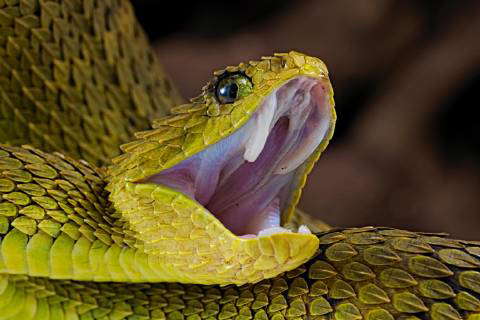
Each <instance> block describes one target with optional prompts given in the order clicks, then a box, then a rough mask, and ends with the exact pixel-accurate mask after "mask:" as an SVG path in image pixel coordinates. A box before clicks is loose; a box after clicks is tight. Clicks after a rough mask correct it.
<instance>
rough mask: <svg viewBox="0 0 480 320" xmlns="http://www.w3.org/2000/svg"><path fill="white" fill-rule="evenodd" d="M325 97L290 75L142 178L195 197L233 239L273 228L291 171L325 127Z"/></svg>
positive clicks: (321, 89) (316, 86)
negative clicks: (208, 142)
mask: <svg viewBox="0 0 480 320" xmlns="http://www.w3.org/2000/svg"><path fill="white" fill-rule="evenodd" d="M328 98H329V97H328V91H327V87H326V85H325V82H323V81H321V80H319V79H314V78H310V77H305V76H301V77H297V78H294V79H292V80H290V81H288V82H287V83H285V84H284V85H283V86H281V87H280V88H278V89H276V90H275V91H273V92H272V93H271V94H270V95H269V96H268V97H266V98H265V99H264V101H263V102H262V104H261V105H260V106H259V107H258V109H257V110H256V112H255V113H254V114H253V115H252V116H251V118H250V119H249V120H248V122H247V123H246V124H245V125H243V126H242V127H241V128H240V129H238V130H237V131H235V132H234V133H233V134H231V135H230V136H228V137H226V138H224V139H222V140H220V141H219V142H217V143H215V144H214V145H212V146H210V147H208V148H207V149H205V150H203V151H202V152H200V153H198V154H196V155H194V156H192V157H190V158H188V159H186V160H184V161H182V162H180V163H178V164H177V165H175V166H173V167H172V168H169V169H167V170H164V171H162V172H161V173H159V174H156V175H154V176H152V177H150V178H149V179H147V180H148V181H149V182H153V183H157V184H163V185H166V186H169V187H171V188H174V189H176V190H178V191H180V192H182V193H184V194H186V195H188V196H189V197H191V198H193V199H195V200H196V201H198V202H199V203H200V204H201V205H203V206H204V207H205V208H207V209H208V210H209V211H210V212H211V213H212V214H213V215H214V216H215V217H216V218H217V219H219V220H220V222H222V223H223V225H224V226H225V227H226V228H228V229H229V230H230V231H231V232H233V233H234V234H235V235H237V236H242V237H254V236H256V235H259V234H262V232H263V233H264V232H267V230H274V229H275V228H278V227H280V217H281V210H282V208H283V207H284V206H285V205H286V202H287V200H288V198H289V195H290V193H291V190H292V189H293V188H294V177H295V174H296V171H297V169H298V168H299V167H300V166H301V165H302V164H303V163H304V162H305V160H306V159H307V158H308V157H309V156H310V155H311V154H312V153H313V152H314V151H315V149H316V147H317V146H318V145H319V144H320V143H321V141H322V140H323V139H324V137H325V135H326V133H327V131H328V128H329V122H330V117H331V116H330V111H329V110H330V108H329V106H328V104H329V99H328ZM262 130H263V131H262ZM247 150H250V151H249V152H247ZM252 150H256V152H253V151H252ZM247 154H249V155H247ZM252 154H253V155H252ZM256 155H258V156H256ZM246 159H248V160H246Z"/></svg>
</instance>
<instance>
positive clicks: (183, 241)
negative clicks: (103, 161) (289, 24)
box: [108, 52, 336, 284]
mask: <svg viewBox="0 0 480 320" xmlns="http://www.w3.org/2000/svg"><path fill="white" fill-rule="evenodd" d="M335 118H336V116H335V111H334V101H333V91H332V87H331V84H330V81H329V78H328V71H327V69H326V66H325V64H324V63H323V62H322V61H320V60H319V59H317V58H314V57H310V56H306V55H304V54H301V53H298V52H289V53H285V54H275V55H274V56H272V57H263V58H262V59H261V60H259V61H251V62H248V63H241V64H239V65H238V66H234V67H227V68H226V69H224V70H221V71H217V72H215V73H214V77H213V80H212V81H211V82H209V83H208V84H207V85H206V86H205V87H204V88H203V90H202V93H201V94H200V95H199V96H198V97H196V98H193V99H191V100H190V102H189V103H187V104H184V105H181V106H178V107H175V108H173V109H172V114H171V115H170V116H168V117H165V118H162V119H158V120H155V121H153V125H152V129H151V130H148V131H144V132H138V133H136V134H135V136H136V139H135V140H134V141H132V142H130V143H128V144H126V145H123V146H122V147H121V149H122V151H123V154H122V155H121V156H119V157H117V158H116V159H114V160H113V165H112V166H111V167H110V170H109V179H110V182H109V186H108V188H109V190H110V192H111V196H110V199H111V201H112V202H113V204H114V206H115V208H116V210H117V211H118V212H119V215H120V216H121V221H123V223H124V226H123V228H124V229H127V230H128V233H129V234H131V236H132V238H133V239H134V240H135V246H136V247H137V248H138V249H139V250H142V251H143V252H144V253H145V254H146V255H147V256H148V263H149V268H150V269H149V270H151V272H153V273H155V274H156V276H155V277H154V276H152V277H151V278H150V280H152V278H154V280H155V279H157V280H158V281H180V282H189V283H202V284H229V283H236V284H243V283H248V282H256V281H260V280H262V279H264V278H269V277H273V276H276V275H278V274H280V273H282V272H284V271H288V270H292V269H294V268H296V267H298V266H299V265H300V264H302V263H304V262H305V261H307V260H308V259H309V258H311V257H312V255H314V253H315V252H316V250H317V248H318V239H317V237H316V236H315V235H313V234H312V233H311V232H310V230H309V229H308V228H307V227H306V226H301V227H299V228H298V229H297V230H291V229H288V228H286V227H285V225H286V224H287V223H288V222H289V219H290V218H291V216H292V213H293V212H294V210H295V208H296V205H297V203H298V200H299V197H300V194H301V189H302V187H303V186H304V184H305V180H306V176H307V175H308V173H309V172H310V171H311V169H312V166H313V164H314V163H315V162H316V160H317V159H318V158H319V156H320V154H321V152H322V151H323V150H324V149H325V147H326V145H327V144H328V141H329V140H330V138H331V136H332V134H333V129H334V124H335ZM126 232H127V231H126ZM149 272H150V271H149Z"/></svg>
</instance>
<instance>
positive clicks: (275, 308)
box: [0, 0, 480, 320]
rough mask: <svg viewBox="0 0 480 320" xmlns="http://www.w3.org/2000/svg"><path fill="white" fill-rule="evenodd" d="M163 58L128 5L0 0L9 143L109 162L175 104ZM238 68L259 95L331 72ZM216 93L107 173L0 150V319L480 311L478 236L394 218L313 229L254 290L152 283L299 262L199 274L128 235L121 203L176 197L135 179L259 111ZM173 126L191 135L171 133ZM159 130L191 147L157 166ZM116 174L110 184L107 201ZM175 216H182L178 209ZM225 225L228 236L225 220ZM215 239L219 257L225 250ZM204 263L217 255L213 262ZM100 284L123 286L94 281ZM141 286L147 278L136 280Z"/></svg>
mask: <svg viewBox="0 0 480 320" xmlns="http://www.w3.org/2000/svg"><path fill="white" fill-rule="evenodd" d="M67 30H68V31H67ZM39 39H42V40H41V41H40V40H39ZM114 39H116V40H117V41H114ZM115 42H117V43H118V46H115ZM78 47H80V48H81V49H80V50H78ZM304 59H305V60H307V61H305V60H304ZM305 62H306V63H305ZM278 66H281V67H282V68H278ZM312 66H313V67H314V68H313V69H312V68H311V67H312ZM158 68H159V67H158V65H157V64H156V63H155V61H154V58H153V55H152V54H151V53H150V51H149V50H148V49H147V47H146V42H145V39H144V37H143V34H142V32H141V30H140V29H139V28H138V25H137V24H136V22H135V19H134V18H133V14H132V11H131V8H130V6H129V5H128V3H126V1H86V0H82V1H81V0H71V1H60V2H59V3H57V2H54V1H35V0H20V1H19V0H0V135H1V136H0V141H1V142H8V143H9V144H22V143H29V144H32V145H34V146H36V147H38V148H41V149H43V150H46V151H53V150H58V151H62V152H63V153H67V154H69V155H71V156H73V157H75V158H84V159H87V160H89V161H90V162H91V163H94V164H103V163H105V161H106V160H107V159H109V158H110V157H111V156H113V155H115V154H116V153H117V151H116V149H117V148H116V147H117V145H119V144H120V143H123V142H126V141H127V140H128V137H129V135H130V134H131V133H132V132H135V131H138V130H141V129H146V127H147V123H148V120H149V119H151V118H153V117H156V116H157V115H162V114H164V113H165V110H167V109H168V108H169V107H170V106H172V105H175V104H177V102H178V101H179V99H178V96H177V95H176V94H175V90H174V89H172V86H171V84H169V82H168V80H166V78H165V76H164V75H163V73H162V72H161V70H160V69H158ZM238 68H240V69H242V68H244V69H242V70H245V72H246V73H250V75H251V76H252V77H253V78H254V82H255V81H256V82H255V83H256V87H257V88H258V87H262V84H264V89H263V90H264V91H263V92H260V91H257V92H258V97H257V98H258V99H259V100H260V99H261V97H263V96H264V95H265V94H266V93H267V92H268V91H269V90H271V89H272V88H275V87H277V86H278V84H279V83H281V82H284V81H286V80H287V79H289V77H288V76H285V75H283V76H282V75H280V74H281V71H282V70H284V71H289V72H292V70H299V71H297V72H304V73H305V74H307V72H308V74H309V75H313V76H318V77H322V76H325V75H326V69H324V66H323V64H321V63H320V62H319V60H316V59H314V58H310V57H308V58H305V56H303V55H301V54H298V53H290V54H288V55H283V56H277V57H273V58H267V59H265V60H262V61H261V62H260V63H259V64H255V63H250V64H243V65H240V66H239V67H238ZM249 68H250V69H249ZM283 68H284V69H283ZM229 70H235V67H230V68H229ZM259 70H260V71H259ZM312 70H313V71H312ZM269 71H272V72H269ZM255 73H257V74H258V75H257V79H256V80H255V77H254V74H255ZM272 76H273V77H272ZM272 79H273V81H271V82H269V80H272ZM275 81H277V82H276V83H273V82H275ZM265 88H266V89H265ZM209 92H211V91H209V89H208V86H207V88H206V89H205V91H204V93H203V94H202V95H201V96H200V98H198V99H196V100H194V101H192V103H191V104H189V105H187V106H183V107H182V108H178V109H177V115H174V116H172V117H169V118H164V119H163V120H160V121H157V122H156V123H155V124H154V127H156V128H154V129H153V130H152V131H149V132H144V133H140V134H138V135H137V138H138V140H136V141H135V142H134V143H132V144H129V145H127V146H125V147H124V151H125V152H126V153H125V154H124V155H122V156H121V157H120V158H117V160H116V161H115V164H114V165H113V166H112V167H111V169H110V171H109V173H107V172H106V171H105V170H103V169H99V168H97V167H95V166H94V165H93V164H89V163H87V162H81V161H76V160H73V159H71V158H69V157H65V156H62V155H60V154H50V153H45V152H42V151H40V150H38V149H34V148H32V147H27V146H25V147H21V148H17V147H15V148H14V147H7V146H2V147H1V149H0V194H1V196H2V201H1V202H0V242H1V243H0V270H1V271H0V319H64V318H68V319H122V318H130V319H157V318H158V319H164V318H167V317H168V318H169V319H183V318H189V319H200V318H219V319H228V318H236V319H250V318H253V317H254V318H255V319H267V318H274V319H278V320H280V319H283V318H285V317H286V318H292V319H293V318H295V319H297V318H304V319H307V318H312V317H313V318H316V319H337V320H343V319H345V320H346V319H361V318H366V319H369V320H374V319H394V318H397V319H398V318H401V319H419V318H422V319H427V318H430V319H435V320H437V319H460V318H465V319H467V318H468V319H471V320H478V319H480V314H476V313H478V312H480V301H479V300H478V299H479V298H480V297H479V295H480V272H479V271H480V262H479V260H478V257H479V256H480V243H475V242H468V241H457V240H450V239H446V238H444V237H443V236H436V235H428V234H420V233H412V232H407V231H401V230H393V229H386V228H377V229H374V228H356V229H347V230H337V231H330V232H325V233H320V234H318V240H317V238H316V237H313V236H311V238H309V239H307V240H308V241H307V243H310V244H312V243H313V244H315V246H314V247H315V248H316V243H317V242H319V243H320V248H319V249H318V250H315V249H311V252H308V251H309V250H305V248H304V247H300V246H299V245H301V241H300V242H299V241H298V240H299V239H293V240H292V241H290V242H289V244H288V248H289V249H288V252H287V254H288V255H290V257H289V259H292V258H295V257H296V258H297V260H296V261H294V264H297V265H298V264H299V263H300V262H301V261H302V259H307V258H308V257H309V256H310V255H311V254H314V253H315V252H316V254H315V255H314V258H312V259H310V260H309V261H308V262H307V263H305V264H303V265H301V266H300V267H298V268H296V269H295V270H292V271H289V272H286V273H282V274H280V275H278V276H276V277H274V278H270V279H267V280H263V281H261V282H260V283H257V284H248V285H244V286H241V287H236V286H227V287H218V286H202V285H182V284H178V283H171V284H168V283H153V282H155V281H159V280H182V281H189V280H191V281H193V282H195V281H198V279H200V281H201V282H205V283H207V282H208V283H214V282H217V283H227V282H239V283H241V282H245V281H256V280H259V279H261V278H264V277H270V276H273V275H274V274H275V272H276V273H279V272H281V271H282V269H281V268H286V269H291V268H293V267H294V264H291V265H290V266H285V265H274V266H273V267H272V270H271V272H265V271H264V270H263V269H262V270H260V271H261V272H258V271H259V270H255V266H254V265H253V266H251V267H253V268H250V269H248V270H250V271H256V272H257V273H256V275H255V276H252V277H251V278H249V277H248V276H245V277H244V278H243V279H242V278H241V277H239V278H233V279H232V275H228V276H227V277H226V278H222V274H221V273H219V272H218V271H219V270H218V269H216V271H217V272H218V273H214V274H213V277H211V278H205V277H203V276H202V274H201V273H196V274H195V275H196V276H198V277H196V278H195V275H193V276H192V273H191V270H190V271H187V272H185V270H181V268H179V270H178V271H179V272H178V273H177V274H175V272H173V271H177V269H176V268H172V267H168V263H169V262H168V261H166V260H165V259H164V260H159V259H156V257H159V256H161V254H162V252H163V251H162V250H161V249H159V248H156V247H155V245H153V246H152V244H149V243H148V239H151V238H150V236H145V234H144V232H139V231H143V229H138V228H137V229H135V223H132V220H131V218H132V212H131V211H129V208H128V206H127V205H126V203H127V202H125V201H123V202H122V201H121V199H118V198H121V197H120V196H125V197H130V198H129V201H131V203H130V205H133V206H135V205H137V204H140V205H150V204H151V201H152V200H153V201H157V200H160V202H161V204H162V205H165V204H166V203H167V204H171V203H172V202H169V201H166V200H168V199H167V198H166V192H165V190H166V189H165V188H163V189H161V190H159V191H156V194H158V193H159V192H160V194H162V197H161V198H160V199H156V198H153V199H152V198H150V196H151V195H152V194H154V193H153V192H150V191H152V190H151V188H155V189H156V188H158V186H151V185H148V184H143V183H140V184H135V185H132V182H137V181H138V180H141V179H142V178H144V177H146V176H148V174H149V173H157V172H158V171H159V170H161V169H163V168H165V167H168V166H171V165H173V164H174V163H176V162H178V161H180V160H182V157H184V156H185V151H187V152H186V153H187V156H188V154H189V153H193V152H197V151H199V150H200V149H202V148H205V147H206V146H208V145H210V144H211V143H212V142H214V141H216V140H218V139H220V138H221V137H224V136H225V135H227V134H228V133H229V132H231V131H233V130H234V128H235V127H238V126H239V125H241V123H243V122H244V121H246V119H247V118H248V116H247V115H245V114H244V115H242V114H243V113H246V114H248V110H253V109H254V108H255V106H256V103H252V102H250V103H247V102H245V101H242V103H239V106H237V108H236V109H235V108H227V109H225V108H219V106H218V105H215V103H213V105H212V103H205V102H208V101H210V102H211V101H212V100H211V96H209ZM209 99H210V100H209ZM251 99H253V98H251ZM235 110H238V112H237V114H238V115H239V117H237V118H235V117H233V118H230V119H237V121H232V122H231V123H230V122H229V123H225V122H223V121H218V122H216V121H214V120H209V121H206V122H207V123H210V127H207V125H206V126H205V127H206V128H207V129H208V130H207V129H205V128H203V129H202V130H200V131H199V132H203V133H204V136H206V137H207V139H206V140H203V141H201V140H195V139H193V142H194V143H193V144H192V143H190V144H187V143H185V142H186V140H178V137H179V136H183V137H187V136H188V133H199V132H192V131H189V130H188V129H189V128H190V127H188V126H185V121H186V122H189V121H191V122H192V123H195V124H198V123H199V122H197V121H198V115H199V114H201V113H202V112H203V114H204V117H207V118H208V117H211V118H214V117H216V118H215V119H220V118H221V117H224V116H225V117H228V116H230V117H231V115H235ZM246 111H247V112H246ZM332 112H333V110H332ZM211 118H210V119H211ZM238 119H241V120H238ZM204 120H205V119H204ZM242 121H243V122H242ZM175 123H177V125H178V124H179V123H181V124H182V125H181V126H182V127H183V128H184V129H186V130H184V131H183V132H182V133H181V134H178V131H176V129H175ZM215 123H216V125H213V126H212V125H211V124H215ZM227 124H228V125H227ZM212 128H214V129H219V130H218V131H216V132H215V130H211V129H212ZM162 130H163V131H162ZM332 130H333V126H332ZM166 133H169V134H170V135H167V134H166ZM175 134H176V135H175ZM166 137H168V139H165V138H166ZM150 138H153V139H154V145H155V148H157V152H158V150H162V148H165V141H166V140H168V144H169V146H170V147H172V146H173V147H174V148H173V149H175V148H176V150H180V149H181V150H182V152H183V153H184V154H183V155H182V156H179V155H178V152H166V155H165V156H164V158H160V157H158V154H155V157H152V158H149V159H153V160H155V161H154V162H149V161H143V160H142V157H143V158H144V156H143V155H144V154H145V153H146V152H149V151H152V150H153V149H149V148H146V144H145V141H146V140H148V139H150ZM328 138H329V137H328ZM328 138H327V139H326V140H325V141H324V142H323V143H322V145H320V146H319V148H318V149H317V150H316V153H315V154H314V155H313V156H312V157H311V158H310V159H309V161H308V162H307V165H306V166H305V168H304V169H305V170H304V171H303V172H302V174H301V175H299V178H298V180H299V181H298V192H296V193H294V195H293V199H292V201H291V202H290V207H289V208H288V209H287V210H286V211H285V213H284V216H283V218H284V220H286V221H284V222H288V221H287V220H288V219H289V218H290V215H291V213H292V212H293V209H294V208H295V205H296V202H297V201H298V197H299V196H300V189H301V187H302V186H303V184H304V182H305V176H306V174H307V173H308V171H309V170H310V169H311V166H312V165H313V163H314V162H315V161H316V159H317V158H318V156H319V155H320V152H321V151H322V150H323V148H324V147H325V146H326V143H327V142H328ZM176 139H177V140H176ZM190 141H192V140H190ZM195 141H196V142H195ZM149 142H152V141H149ZM140 145H142V146H141V147H139V146H140ZM150 146H151V145H150ZM170 151H171V150H170ZM142 152H145V153H142ZM132 163H133V164H134V166H132V167H130V164H132ZM132 168H134V170H133V171H130V170H131V169H132ZM159 168H160V169H159ZM137 169H138V170H137ZM157 169H159V170H157ZM109 175H110V177H109ZM107 180H108V181H107ZM107 182H109V183H110V185H109V189H110V190H112V192H113V193H112V196H111V197H110V198H109V196H110V194H109V192H108V191H106V185H107ZM149 188H150V190H149ZM135 196H141V197H144V198H143V199H142V198H135ZM174 196H175V198H176V199H177V200H178V199H179V195H178V194H174ZM185 198H186V197H185ZM147 199H148V200H147ZM110 200H113V203H112V202H110ZM133 201H135V202H133ZM184 201H185V202H184V203H185V204H186V205H184V206H180V210H179V211H178V212H180V213H181V212H187V211H188V210H192V208H193V209H195V210H196V211H198V210H200V208H198V205H196V204H195V203H192V202H191V201H189V199H188V198H187V199H184ZM127 204H128V203H127ZM177 204H178V202H177ZM153 209H155V206H154V208H153ZM184 210H186V211H184ZM143 211H144V212H142V210H139V211H138V213H139V214H140V217H142V218H145V217H147V216H146V212H147V211H148V210H143ZM150 212H155V210H151V211H150ZM162 212H163V211H162ZM201 217H202V219H209V218H210V217H209V216H208V215H207V214H202V215H201ZM297 218H298V216H297ZM169 221H171V222H172V223H171V226H174V225H175V222H176V221H175V218H172V220H169ZM177 222H178V221H177ZM209 222H210V223H211V224H212V223H213V225H215V222H214V221H212V220H209ZM216 228H217V230H219V233H222V232H223V233H224V236H227V238H228V236H229V235H228V233H226V232H225V230H223V229H222V226H221V225H220V226H219V225H218V224H217V225H216ZM205 230H206V229H205ZM217 236H218V234H217ZM232 239H234V238H232ZM267 239H268V241H262V242H261V243H260V241H258V242H256V243H255V242H252V243H254V246H252V248H250V249H249V250H250V251H245V252H246V253H247V254H250V255H251V257H252V258H253V260H251V261H261V262H262V263H261V264H265V263H267V265H268V264H269V263H271V262H272V261H277V263H278V259H279V255H278V249H279V248H278V247H277V248H275V245H278V241H270V240H276V239H275V238H270V239H269V238H268V237H267ZM279 239H281V240H282V237H280V238H279ZM172 240H174V242H170V243H171V244H173V247H175V246H177V247H176V248H175V250H178V248H182V247H181V246H180V245H178V243H175V241H176V238H173V239H172ZM213 240H216V239H213ZM300 240H301V239H300ZM200 242H201V241H200ZM200 242H199V243H200ZM246 242H248V241H246ZM192 243H193V244H194V245H195V244H197V242H195V241H194V242H192ZM230 245H231V243H230ZM217 249H218V250H219V254H220V255H225V254H226V253H228V250H225V251H222V248H221V247H218V248H217ZM237 249H238V248H237ZM276 249H277V250H276ZM280 250H281V248H280ZM305 251H307V253H306V254H305ZM241 252H242V251H241V250H239V251H238V253H239V254H240V255H241ZM280 252H281V251H280ZM302 252H303V256H302V254H300V253H302ZM284 254H285V252H284ZM262 256H263V257H266V258H264V259H263V260H262V259H260V257H262ZM280 256H282V255H280ZM283 256H284V255H283ZM182 259H188V257H186V258H180V262H182V261H186V260H182ZM210 259H212V260H211V261H210V262H213V265H215V259H218V256H217V257H214V256H213V258H212V256H211V255H210ZM170 262H171V261H170ZM217 262H218V261H217ZM169 268H170V269H169ZM197 271H198V269H197ZM204 271H205V270H204ZM189 272H190V273H189ZM166 274H168V276H166ZM224 274H225V273H224ZM224 274H223V275H224ZM192 277H193V278H192ZM56 279H82V280H92V281H73V280H56ZM239 279H240V281H236V280H239ZM107 280H108V281H116V282H108V283H104V282H96V281H107ZM138 281H142V282H149V283H139V284H135V283H127V282H138Z"/></svg>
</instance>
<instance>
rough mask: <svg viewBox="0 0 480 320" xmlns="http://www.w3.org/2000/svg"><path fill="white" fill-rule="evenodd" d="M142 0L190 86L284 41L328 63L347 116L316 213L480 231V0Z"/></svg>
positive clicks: (168, 62) (310, 194) (165, 52)
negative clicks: (167, 6)
mask: <svg viewBox="0 0 480 320" xmlns="http://www.w3.org/2000/svg"><path fill="white" fill-rule="evenodd" d="M133 2H134V6H135V10H136V12H137V15H138V17H139V20H140V22H141V23H142V24H143V26H144V28H145V29H146V32H147V33H148V35H149V37H150V39H151V40H152V42H153V43H154V45H155V47H156V49H157V50H158V55H159V57H160V61H161V62H162V63H163V64H164V66H165V68H166V70H167V71H168V72H169V73H170V74H171V76H172V78H173V80H174V81H175V82H176V83H177V85H178V87H179V89H180V91H181V93H182V94H183V96H185V97H192V96H195V95H197V94H198V93H199V90H200V88H201V87H202V86H203V84H204V83H205V82H206V81H208V80H209V79H210V77H211V73H212V71H213V70H215V69H218V68H222V67H223V66H225V65H230V64H234V65H236V64H238V63H239V62H241V61H245V60H249V59H256V58H258V57H259V56H262V55H271V54H272V53H273V52H283V51H289V50H292V49H293V50H298V51H301V52H305V53H307V54H310V55H314V56H318V57H320V58H321V59H322V60H324V61H325V63H326V64H327V66H328V67H329V69H330V73H331V79H332V82H333V86H334V89H335V97H336V104H337V112H338V117H339V119H338V124H337V130H336V135H335V137H334V140H333V141H332V143H331V145H330V147H329V148H328V149H327V151H326V152H325V154H324V155H323V157H322V159H321V160H320V161H319V162H318V163H317V165H316V168H315V170H314V171H313V173H312V174H311V176H310V178H309V183H308V185H307V187H306V189H305V191H304V195H303V197H302V201H301V207H302V208H303V209H305V210H306V211H307V212H309V213H311V214H315V215H316V216H317V217H320V218H322V219H323V220H325V221H326V222H327V223H330V224H332V225H337V226H364V225H385V226H394V227H399V228H408V229H412V230H422V231H435V232H438V231H445V232H448V233H450V234H452V235H453V236H456V237H462V238H468V239H479V238H480V125H479V118H478V117H477V112H476V111H477V109H478V108H479V103H478V98H479V96H480V1H477V0H471V1H467V0H459V1H448V0H443V1H442V0H432V1H417V0H369V1H358V0H336V1H327V0H323V1H320V0H311V1H307V0H303V1H301V0H298V1H286V0H243V1H197V2H191V3H190V2H184V1H179V2H175V1H173V2H169V5H173V8H169V9H168V11H166V10H165V7H164V6H165V4H164V2H162V1H158V0H134V1H133Z"/></svg>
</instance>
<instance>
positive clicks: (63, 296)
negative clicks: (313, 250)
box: [0, 228, 480, 320]
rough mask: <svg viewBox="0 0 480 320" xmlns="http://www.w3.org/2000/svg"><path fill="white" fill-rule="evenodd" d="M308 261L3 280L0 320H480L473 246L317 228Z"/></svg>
mask: <svg viewBox="0 0 480 320" xmlns="http://www.w3.org/2000/svg"><path fill="white" fill-rule="evenodd" d="M318 237H319V240H320V248H319V250H318V252H317V255H316V256H315V258H313V259H311V260H310V261H309V262H307V263H306V264H304V265H302V266H300V267H299V268H297V269H295V270H292V271H290V272H287V273H284V274H282V275H280V276H277V277H275V278H273V279H267V280H263V281H261V282H259V283H257V284H249V285H244V286H241V287H236V286H223V287H222V286H201V285H184V284H178V283H170V284H169V283H160V284H147V283H142V284H125V283H98V282H77V281H65V280H49V279H46V278H38V277H33V278H28V277H23V276H12V275H3V276H0V319H22V320H23V319H124V318H128V319H185V318H186V319H192V320H193V319H230V318H231V319H252V318H254V319H275V320H281V319H285V318H287V319H335V320H350V319H357V320H360V319H366V320H378V319H381V320H384V319H385V320H390V319H405V320H406V319H410V320H414V319H434V320H446V319H469V320H478V319H479V318H480V300H479V298H480V272H479V267H480V261H479V260H478V257H479V255H480V247H479V245H480V243H479V242H470V241H458V240H451V239H447V238H445V237H444V236H441V235H440V236H438V235H432V234H421V233H413V232H408V231H402V230H395V229H388V228H354V229H344V230H337V231H330V232H325V233H320V234H318Z"/></svg>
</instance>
